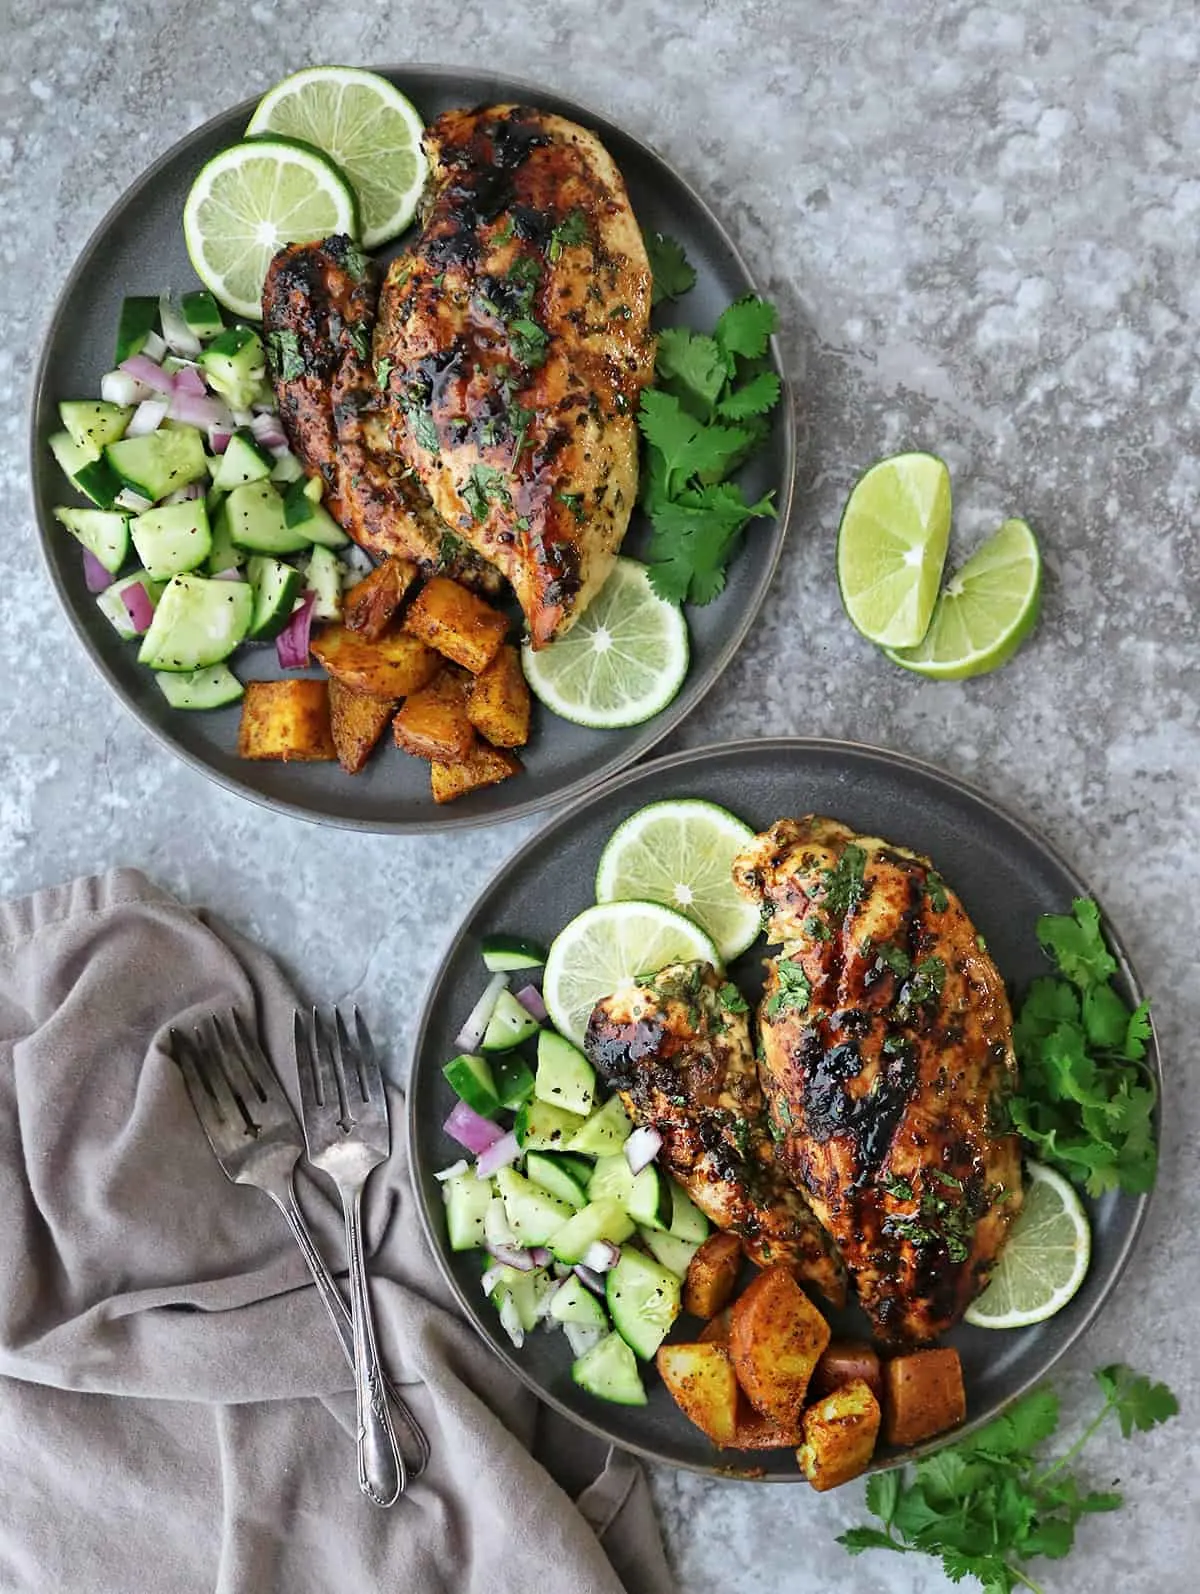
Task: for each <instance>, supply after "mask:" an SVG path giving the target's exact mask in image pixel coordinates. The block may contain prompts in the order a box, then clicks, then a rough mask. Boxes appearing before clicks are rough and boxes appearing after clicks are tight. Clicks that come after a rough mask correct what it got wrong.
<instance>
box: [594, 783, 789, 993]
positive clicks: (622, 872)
mask: <svg viewBox="0 0 1200 1594" xmlns="http://www.w3.org/2000/svg"><path fill="white" fill-rule="evenodd" d="M753 840H754V832H753V830H751V829H750V826H749V825H744V824H743V823H742V821H741V820H740V819H735V818H734V816H733V815H732V814H731V813H729V811H728V810H727V809H725V808H718V807H717V805H716V803H708V802H702V801H701V800H700V799H698V798H688V799H685V800H683V801H680V802H662V803H651V804H650V805H649V807H647V808H639V809H638V811H637V813H636V814H631V815H630V816H629V818H628V819H626V820H625V821H624V823H623V824H621V825H618V827H617V829H616V830H615V831H613V834H612V836H611V837H610V838H609V841H608V844H607V846H606V847H605V849H604V851H603V852H602V853H601V855H600V866H599V868H598V869H597V870H596V901H597V902H627V901H642V902H662V903H664V904H665V905H666V906H667V907H669V908H675V909H676V910H677V911H678V912H680V913H685V914H686V915H687V916H688V918H689V919H694V920H695V921H696V923H697V924H698V925H700V927H701V929H703V930H707V931H708V933H709V935H710V936H712V938H713V940H714V941H715V942H716V944H717V950H718V951H719V952H720V954H721V958H722V961H723V962H726V963H728V962H729V961H730V960H731V959H732V958H735V957H738V956H740V955H741V953H743V952H744V951H745V950H746V948H747V947H748V946H749V945H750V944H751V943H752V942H753V941H755V940H757V939H758V931H759V912H758V909H757V908H756V907H754V905H753V904H752V903H750V902H747V901H746V899H745V897H744V896H742V894H741V892H740V891H738V890H737V889H736V888H735V886H734V884H733V879H732V874H731V871H732V868H733V860H734V858H735V857H736V856H737V854H738V853H739V852H740V851H741V850H742V848H743V847H745V846H746V845H747V844H748V843H749V842H751V841H753Z"/></svg>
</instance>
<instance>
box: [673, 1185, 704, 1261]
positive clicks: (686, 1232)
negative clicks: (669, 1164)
mask: <svg viewBox="0 0 1200 1594" xmlns="http://www.w3.org/2000/svg"><path fill="white" fill-rule="evenodd" d="M668 1187H669V1188H670V1191H671V1233H672V1235H673V1236H674V1237H675V1239H677V1240H691V1241H692V1242H694V1243H695V1244H696V1245H701V1244H703V1242H704V1241H705V1240H707V1239H708V1231H709V1229H710V1228H711V1227H712V1225H711V1224H710V1223H709V1221H708V1219H707V1218H706V1217H705V1215H704V1213H703V1212H701V1210H700V1208H699V1207H698V1206H697V1205H696V1203H695V1202H694V1201H693V1200H692V1198H691V1196H689V1195H688V1193H687V1191H686V1190H685V1189H684V1188H683V1186H682V1185H681V1184H677V1183H676V1181H675V1180H674V1179H670V1180H668Z"/></svg>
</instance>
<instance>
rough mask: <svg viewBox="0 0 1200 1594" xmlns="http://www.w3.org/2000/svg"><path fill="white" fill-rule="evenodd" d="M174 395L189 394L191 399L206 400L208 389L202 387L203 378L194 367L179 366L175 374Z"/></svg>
mask: <svg viewBox="0 0 1200 1594" xmlns="http://www.w3.org/2000/svg"><path fill="white" fill-rule="evenodd" d="M175 391H176V393H190V394H191V395H192V397H193V398H207V397H208V389H207V388H206V387H205V385H204V378H203V377H202V376H201V375H200V372H199V370H198V368H197V367H196V366H194V365H184V366H181V367H180V369H179V370H178V371H176V373H175Z"/></svg>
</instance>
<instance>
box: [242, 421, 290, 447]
mask: <svg viewBox="0 0 1200 1594" xmlns="http://www.w3.org/2000/svg"><path fill="white" fill-rule="evenodd" d="M250 430H251V432H252V433H253V435H254V439H255V441H256V442H259V443H261V444H262V445H263V447H264V448H281V447H284V446H285V445H286V443H287V433H286V432H285V431H284V429H283V427H282V425H281V424H280V421H279V417H278V415H256V416H255V417H254V419H253V420H252V421H251V422H250Z"/></svg>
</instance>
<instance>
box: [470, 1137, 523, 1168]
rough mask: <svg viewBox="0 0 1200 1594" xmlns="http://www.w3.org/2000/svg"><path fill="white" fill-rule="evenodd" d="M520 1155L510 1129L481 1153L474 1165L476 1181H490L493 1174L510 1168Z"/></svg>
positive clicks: (518, 1147) (519, 1149)
mask: <svg viewBox="0 0 1200 1594" xmlns="http://www.w3.org/2000/svg"><path fill="white" fill-rule="evenodd" d="M520 1155H521V1148H520V1146H519V1145H518V1144H517V1137H516V1135H515V1134H514V1133H513V1131H512V1130H511V1129H510V1130H509V1132H508V1133H507V1134H506V1135H502V1136H501V1138H500V1139H499V1140H497V1141H496V1142H495V1144H494V1145H491V1146H489V1147H488V1148H487V1150H486V1151H484V1152H481V1153H480V1156H479V1160H478V1162H476V1164H475V1177H476V1178H477V1179H490V1178H491V1177H492V1175H493V1174H494V1173H499V1172H500V1169H501V1168H511V1167H512V1165H513V1163H514V1162H516V1160H517V1158H518V1157H519V1156H520Z"/></svg>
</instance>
